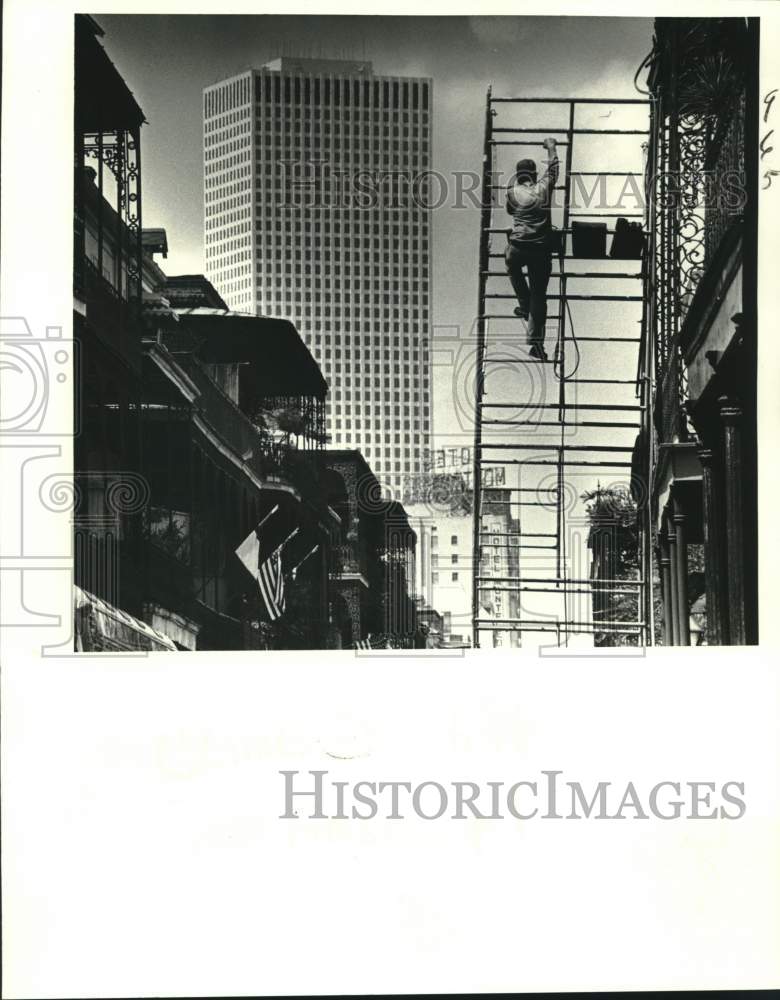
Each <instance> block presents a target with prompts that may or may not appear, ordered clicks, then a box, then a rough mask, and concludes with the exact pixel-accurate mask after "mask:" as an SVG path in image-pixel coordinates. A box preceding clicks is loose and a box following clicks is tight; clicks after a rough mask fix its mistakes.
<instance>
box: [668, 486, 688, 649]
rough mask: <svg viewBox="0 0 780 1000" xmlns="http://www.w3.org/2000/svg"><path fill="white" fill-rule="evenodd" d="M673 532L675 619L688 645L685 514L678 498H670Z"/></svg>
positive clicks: (680, 637) (684, 642)
mask: <svg viewBox="0 0 780 1000" xmlns="http://www.w3.org/2000/svg"><path fill="white" fill-rule="evenodd" d="M672 504H673V509H674V514H673V515H672V521H673V522H674V534H675V543H676V544H675V561H674V566H673V567H672V573H673V574H674V575H675V576H676V577H677V620H678V629H679V641H680V645H681V646H690V644H691V629H690V609H689V607H688V547H687V544H686V537H685V515H684V514H683V512H682V506H681V505H680V502H679V501H678V500H672Z"/></svg>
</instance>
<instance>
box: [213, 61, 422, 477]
mask: <svg viewBox="0 0 780 1000" xmlns="http://www.w3.org/2000/svg"><path fill="white" fill-rule="evenodd" d="M431 104H432V84H431V81H430V80H429V79H422V78H418V79H415V78H406V77H378V76H376V77H375V76H374V75H373V70H372V67H371V64H370V63H366V62H343V61H335V60H323V59H294V58H288V57H283V58H281V59H277V60H275V61H273V62H270V63H268V64H267V65H265V66H263V67H262V68H261V69H258V70H249V71H247V72H245V73H242V74H240V75H238V76H235V77H231V78H230V79H228V80H224V81H222V82H220V83H217V84H214V85H213V86H210V87H207V88H206V89H205V91H204V103H203V142H204V182H205V183H204V195H205V249H206V273H207V275H208V277H209V279H210V280H211V281H212V283H213V284H214V285H215V286H216V287H217V289H218V290H219V292H220V294H221V295H222V296H223V298H224V299H225V300H226V302H227V303H228V305H229V306H230V307H231V308H232V309H236V310H239V311H247V312H256V313H259V314H261V315H266V316H279V317H284V318H287V319H290V320H291V321H292V322H294V323H295V325H296V326H297V327H298V329H299V330H300V331H301V334H302V336H303V337H304V339H305V340H306V343H307V344H308V345H309V347H310V349H311V351H312V353H313V354H314V356H315V357H316V359H317V360H318V362H319V364H320V367H321V368H322V370H323V373H324V375H325V378H326V379H327V381H328V383H329V385H330V393H329V402H328V410H327V420H328V432H329V434H330V440H331V443H332V444H333V445H334V446H335V447H338V448H357V449H359V450H360V451H361V452H362V453H363V455H364V456H365V458H366V459H367V461H368V463H369V464H370V465H371V467H372V469H373V470H374V472H375V473H376V474H377V477H378V478H379V480H380V481H381V482H382V483H383V484H386V485H388V486H391V487H393V488H394V489H395V490H399V491H400V489H401V488H402V486H403V483H404V481H405V480H406V479H407V477H410V476H413V475H419V474H422V472H423V456H424V454H425V453H426V451H428V450H429V448H430V434H431V373H430V353H429V340H430V336H431V328H430V294H431V286H430V249H431V243H430V240H431V233H430V230H431V209H430V199H431V197H432V195H431V188H432V184H431V177H430V175H429V171H430V169H431V113H432V111H431ZM436 194H437V195H438V192H436Z"/></svg>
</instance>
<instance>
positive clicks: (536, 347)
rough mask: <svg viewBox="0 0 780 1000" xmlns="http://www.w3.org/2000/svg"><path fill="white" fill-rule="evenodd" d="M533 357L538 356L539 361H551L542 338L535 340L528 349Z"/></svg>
mask: <svg viewBox="0 0 780 1000" xmlns="http://www.w3.org/2000/svg"><path fill="white" fill-rule="evenodd" d="M528 353H529V354H530V355H531V357H532V358H536V360H537V361H549V360H550V359H549V358H548V357H547V352H546V351H545V349H544V344H543V343H542V341H541V340H534V341H533V342H532V344H531V347H530V349H529V351H528Z"/></svg>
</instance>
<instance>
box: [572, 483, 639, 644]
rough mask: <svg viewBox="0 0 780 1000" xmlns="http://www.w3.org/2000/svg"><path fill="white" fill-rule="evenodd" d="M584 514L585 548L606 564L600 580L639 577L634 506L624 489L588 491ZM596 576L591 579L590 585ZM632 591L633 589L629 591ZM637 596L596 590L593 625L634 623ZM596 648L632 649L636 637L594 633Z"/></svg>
mask: <svg viewBox="0 0 780 1000" xmlns="http://www.w3.org/2000/svg"><path fill="white" fill-rule="evenodd" d="M580 499H581V500H583V501H584V502H585V513H586V514H587V516H588V520H589V522H590V535H589V538H588V542H589V545H590V546H591V547H592V548H593V550H594V552H596V551H597V550H600V552H601V554H602V556H603V557H604V559H605V560H606V562H607V566H606V574H605V576H603V577H602V578H605V579H611V580H635V579H636V578H637V576H638V574H639V532H638V527H637V506H636V503H635V501H634V499H633V497H632V496H631V494H630V493H629V492H628V491H627V490H623V489H620V488H615V487H608V488H606V489H602V488H601V486H599V487H598V488H597V489H595V490H588V491H587V492H585V493H583V494H581V497H580ZM598 579H599V577H596V578H594V581H593V582H594V585H597V584H598ZM632 590H633V588H632ZM637 610H638V605H637V595H636V593H630V594H620V593H616V594H612V593H606V594H605V593H602V592H600V591H596V592H594V594H593V617H594V622H595V621H596V620H597V619H598V618H601V619H602V620H612V621H620V622H631V621H636V620H637V617H638V615H637ZM593 643H594V645H596V646H635V645H636V644H637V637H636V635H632V634H628V633H617V632H610V631H606V630H605V631H604V632H595V633H594V636H593Z"/></svg>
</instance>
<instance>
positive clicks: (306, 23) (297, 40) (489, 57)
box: [97, 15, 652, 440]
mask: <svg viewBox="0 0 780 1000" xmlns="http://www.w3.org/2000/svg"><path fill="white" fill-rule="evenodd" d="M97 20H98V21H99V23H100V24H101V25H102V27H103V28H104V30H105V33H106V34H105V38H104V39H103V43H104V45H105V46H106V49H107V50H108V52H109V54H110V55H111V57H112V59H113V60H114V62H115V63H116V65H117V67H118V68H119V70H120V72H121V73H122V74H123V75H124V77H125V79H126V80H127V82H128V84H129V86H130V88H131V89H132V90H133V92H134V93H135V95H136V97H137V99H138V101H139V103H140V105H141V107H142V108H143V110H144V112H145V114H146V117H147V119H148V125H146V126H145V128H144V136H143V163H144V223H145V225H147V226H164V227H165V228H166V229H167V231H168V241H169V246H170V251H171V252H170V254H169V257H168V260H167V261H166V262H165V265H166V270H167V272H168V273H169V274H176V273H186V272H202V271H203V270H204V261H203V231H202V226H203V207H202V206H203V193H202V147H201V142H202V138H201V136H202V132H201V128H202V126H201V111H200V109H201V93H202V89H203V87H204V86H207V85H208V84H211V83H213V82H215V81H217V80H219V79H221V78H223V77H225V76H229V75H231V74H234V73H236V72H238V71H241V70H243V69H247V68H249V67H257V66H260V65H262V63H264V62H266V61H268V60H269V59H271V58H274V57H275V56H277V55H279V54H280V53H285V54H298V55H309V56H324V57H328V58H358V59H363V58H366V59H370V60H371V61H372V62H373V66H374V71H375V72H376V73H377V74H383V73H384V74H401V75H403V74H409V75H424V76H430V77H432V78H433V81H434V102H433V107H434V115H433V166H434V169H435V170H437V171H439V172H440V173H441V174H442V175H443V176H444V177H445V178H449V179H450V181H449V192H450V196H449V197H448V198H447V199H446V201H445V203H444V205H443V206H442V207H441V208H439V209H437V210H436V211H435V212H434V226H433V323H434V333H435V339H434V347H435V348H436V345H437V344H439V345H441V348H442V349H441V350H438V351H437V350H436V349H435V350H434V365H435V370H434V406H435V412H434V432H435V434H436V435H437V437H438V438H439V439H442V440H444V439H446V440H449V439H450V438H451V437H453V436H454V437H459V436H460V432H461V430H462V431H463V437H464V439H465V438H468V437H470V436H471V431H470V428H462V427H461V426H460V425H459V426H457V427H456V426H455V425H454V422H453V396H455V397H456V399H455V402H456V409H457V404H458V403H459V402H465V406H464V410H465V411H468V409H469V401H468V399H466V400H465V401H464V400H462V399H461V400H459V399H458V398H457V397H458V396H460V397H463V396H464V394H465V389H463V387H461V388H457V386H456V387H453V374H452V373H453V365H452V359H453V357H455V356H456V355H458V353H459V352H458V349H456V351H455V355H453V352H452V350H451V342H452V340H453V339H458V338H460V339H461V341H462V340H464V339H465V340H468V339H469V335H470V332H471V330H472V326H473V322H474V316H475V314H476V294H477V241H478V230H479V215H478V212H477V210H476V209H475V208H473V207H472V206H471V205H470V204H465V205H461V206H460V207H458V206H457V205H456V204H455V200H456V199H455V195H454V192H455V185H454V182H453V181H452V177H453V175H454V174H455V173H456V172H458V171H476V172H478V171H479V170H480V164H481V155H482V141H483V127H484V107H485V94H486V91H487V88H488V86H490V85H492V87H493V93H494V95H512V96H565V97H578V96H579V97H583V96H598V97H608V98H615V97H636V96H637V94H636V91H635V90H634V86H633V78H634V74H635V72H636V69H637V67H638V65H639V63H640V62H641V60H642V59H643V57H644V56H645V55H646V53H647V52H648V50H649V48H650V45H651V41H652V21H651V20H650V19H646V18H601V17H504V16H500V17H498V16H497V17H399V16H373V17H371V16H367V17H315V16H295V17H284V16H277V15H273V16H254V17H245V16H204V15H201V16H180V15H176V16H167V15H97ZM599 111H605V109H599ZM530 113H531V117H530V118H529V117H526V119H524V120H523V121H522V122H520V121H519V120H518V119H517V118H516V115H517V112H516V110H515V109H513V108H512V107H511V106H504V108H502V109H500V115H501V122H500V124H502V125H513V126H514V125H519V124H522V125H529V124H531V125H537V124H538V125H540V126H542V125H546V126H547V127H553V126H555V125H559V126H561V127H562V126H563V125H564V124H565V121H564V118H565V108H564V109H559V110H556V112H555V113H554V114H553V113H552V112H551V111H548V110H542V109H539V108H535V109H531V112H530ZM534 113H535V114H536V115H537V117H535V118H534V117H533V114H534ZM606 113H609V112H606ZM611 114H612V117H611V118H610V124H612V123H616V124H621V125H624V126H625V125H630V124H632V123H630V122H628V120H626V119H625V118H624V119H621V121H620V122H618V121H617V118H618V112H617V111H615V112H613V113H611ZM513 115H514V116H515V117H512V116H513ZM562 116H563V117H562ZM578 124H580V125H583V126H588V127H592V126H594V125H595V126H598V125H599V124H601V125H602V126H603V124H604V123H603V122H601V123H600V122H599V118H598V117H594V116H593V115H591V117H590V118H589V119H586V118H585V117H583V118H581V119H580V120H579V122H578ZM621 143H622V144H623V145H621ZM626 143H628V145H626ZM639 150H640V144H639V142H638V140H636V138H633V139H628V140H624V139H618V140H609V139H607V140H605V139H599V140H597V142H596V143H595V144H594V143H591V144H590V146H588V143H587V138H586V139H584V140H583V142H582V144H581V151H582V153H583V155H586V156H587V155H590V154H592V155H591V157H590V158H591V162H588V163H585V161H581V163H580V169H599V170H619V169H638V168H639V169H641V153H640V151H639ZM515 152H516V151H513V150H511V149H509V150H503V151H502V154H503V161H502V162H501V163H500V164H499V166H500V167H501V169H502V170H504V169H507V168H508V166H509V161H510V159H511V158H512V157H513V154H514V153H515ZM530 152H531V153H533V150H531V151H530ZM526 155H527V152H526ZM538 155H539V157H541V156H542V150H541V149H540V150H539V154H538ZM618 161H619V162H618ZM631 207H632V206H631V204H630V203H629V204H627V208H629V209H630V208H631ZM633 207H635V206H633ZM499 263H500V262H497V264H499ZM551 290H552V289H551ZM580 290H581V291H582V290H584V289H580ZM611 290H612V291H614V290H615V287H614V282H613V283H612V289H611ZM503 305H504V304H503V303H502V306H503ZM583 305H584V306H586V305H587V304H583ZM618 314H619V310H618V313H617V314H614V315H613V318H615V315H618ZM600 315H601V316H602V317H603V316H604V311H603V309H602V310H601V313H600ZM593 316H594V313H593V310H592V309H591V311H590V312H588V309H586V308H585V309H584V310H583V313H582V315H581V317H579V318H578V322H579V326H580V329H582V330H584V329H585V328H586V327H587V326H588V325H589V324H590V323H591V320H592V318H593ZM575 318H577V317H575ZM602 322H603V319H602ZM461 353H462V352H461ZM591 353H593V352H591ZM456 362H457V357H456ZM456 367H458V368H459V370H460V371H461V374H462V375H463V377H464V378H465V380H466V382H468V381H469V376H468V366H460V365H458V364H457V363H456Z"/></svg>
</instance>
